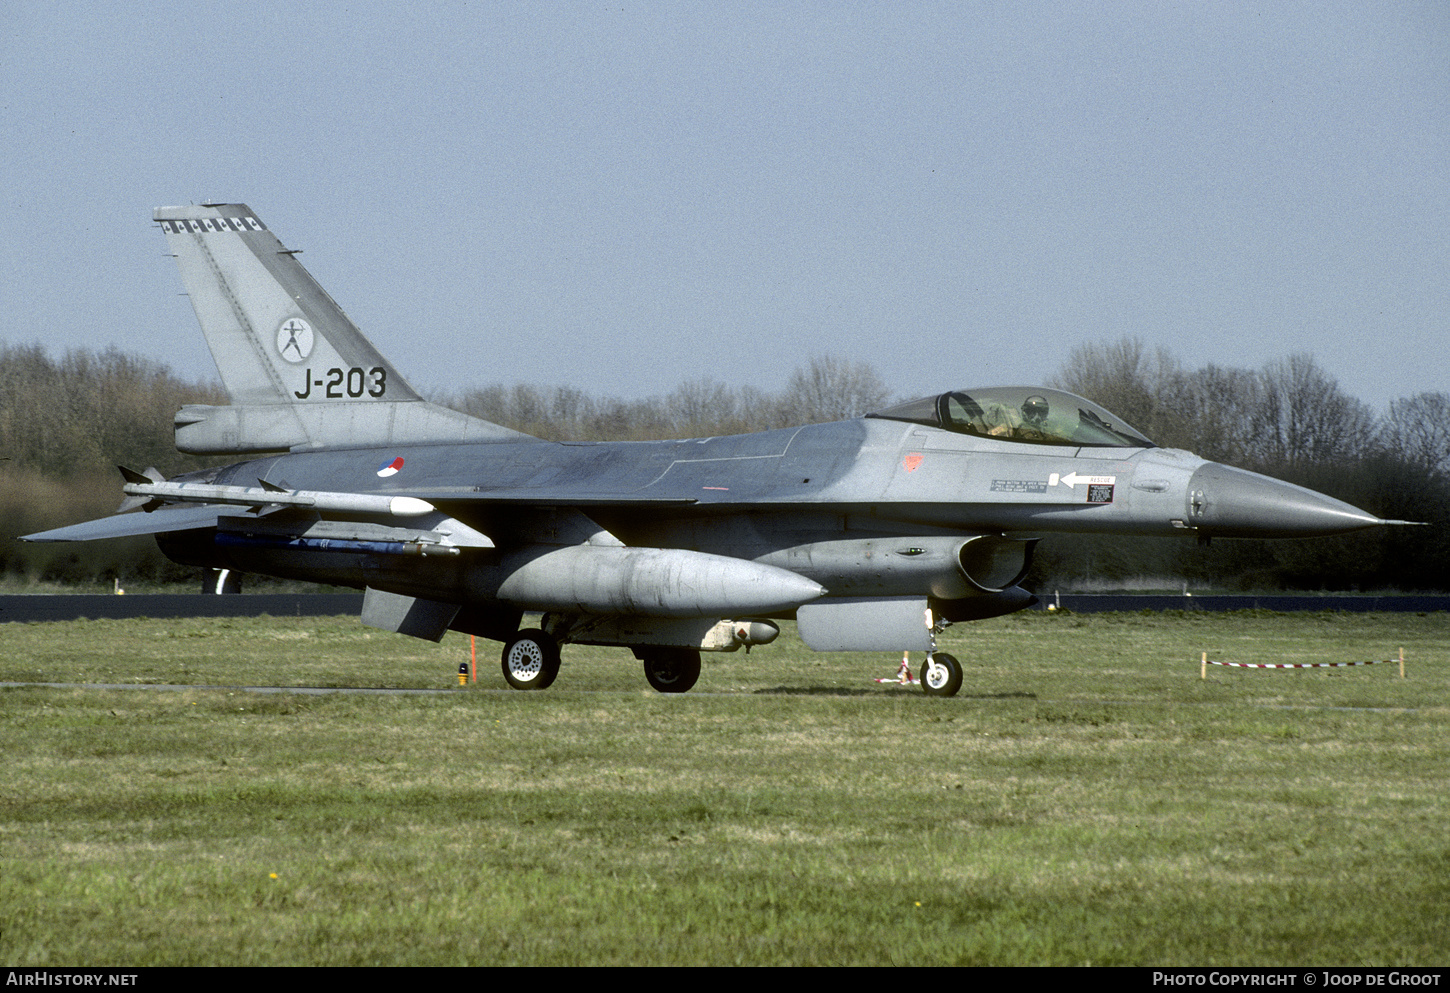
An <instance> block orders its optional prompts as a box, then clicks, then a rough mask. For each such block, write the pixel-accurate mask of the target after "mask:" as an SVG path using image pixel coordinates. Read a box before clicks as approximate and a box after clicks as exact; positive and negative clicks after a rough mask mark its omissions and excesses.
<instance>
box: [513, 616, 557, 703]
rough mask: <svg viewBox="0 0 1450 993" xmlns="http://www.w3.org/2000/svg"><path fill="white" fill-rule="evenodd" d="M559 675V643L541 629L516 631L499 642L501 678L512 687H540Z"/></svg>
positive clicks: (534, 688) (536, 688) (528, 688)
mask: <svg viewBox="0 0 1450 993" xmlns="http://www.w3.org/2000/svg"><path fill="white" fill-rule="evenodd" d="M558 676H559V643H558V642H557V641H555V640H554V639H553V638H551V637H549V636H548V635H547V634H545V633H544V632H542V631H540V630H538V629H536V628H529V629H527V630H524V631H520V632H519V633H518V634H516V635H514V637H513V638H512V639H510V640H509V642H508V643H507V644H505V645H504V646H503V678H504V679H506V680H508V684H509V685H510V686H512V687H513V688H514V689H516V690H542V689H547V688H548V687H549V686H551V685H553V682H554V680H555V679H557V678H558Z"/></svg>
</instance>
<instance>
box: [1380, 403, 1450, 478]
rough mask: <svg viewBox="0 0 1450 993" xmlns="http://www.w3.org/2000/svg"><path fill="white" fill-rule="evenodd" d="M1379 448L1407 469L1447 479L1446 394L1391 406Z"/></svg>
mask: <svg viewBox="0 0 1450 993" xmlns="http://www.w3.org/2000/svg"><path fill="white" fill-rule="evenodd" d="M1380 444H1381V446H1382V447H1383V448H1385V449H1386V450H1387V451H1388V452H1389V453H1390V454H1392V455H1394V456H1397V457H1399V458H1401V459H1403V460H1404V461H1406V462H1408V463H1409V464H1411V465H1414V466H1418V467H1420V468H1422V469H1425V470H1426V471H1428V472H1432V473H1435V474H1437V475H1439V476H1441V477H1446V476H1450V394H1447V393H1418V394H1416V395H1415V396H1412V397H1401V398H1400V399H1398V400H1396V401H1394V402H1393V403H1391V404H1390V409H1389V414H1388V415H1387V416H1386V417H1385V419H1384V422H1383V424H1382V425H1381V428H1380Z"/></svg>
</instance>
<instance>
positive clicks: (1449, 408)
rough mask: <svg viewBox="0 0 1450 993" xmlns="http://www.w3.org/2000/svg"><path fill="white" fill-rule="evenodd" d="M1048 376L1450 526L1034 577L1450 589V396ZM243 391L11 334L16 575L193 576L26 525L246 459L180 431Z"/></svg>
mask: <svg viewBox="0 0 1450 993" xmlns="http://www.w3.org/2000/svg"><path fill="white" fill-rule="evenodd" d="M962 385H965V386H970V385H972V384H962ZM1048 385H1050V386H1055V387H1058V388H1060V389H1065V390H1068V391H1069V392H1072V393H1077V394H1079V395H1081V396H1085V397H1087V398H1088V399H1090V400H1093V401H1095V402H1097V403H1099V404H1101V405H1103V406H1104V407H1106V408H1107V409H1108V410H1110V411H1112V412H1113V413H1115V414H1117V415H1118V416H1120V417H1122V418H1123V419H1124V420H1125V421H1127V422H1128V423H1129V424H1131V425H1133V426H1134V427H1136V428H1138V429H1139V430H1140V431H1142V432H1143V433H1144V434H1146V435H1147V436H1148V437H1149V438H1152V439H1153V440H1154V441H1155V442H1157V443H1158V444H1160V445H1163V446H1166V447H1174V448H1184V449H1187V450H1189V451H1192V452H1195V453H1196V454H1198V455H1200V456H1202V457H1204V458H1208V459H1213V460H1215V461H1222V462H1227V463H1229V464H1231V465H1236V466H1239V467H1241V468H1246V469H1252V470H1255V471H1259V472H1265V473H1267V474H1269V475H1272V476H1276V477H1278V478H1281V479H1286V480H1288V481H1290V482H1295V483H1300V484H1301V485H1306V486H1310V487H1312V488H1314V489H1317V490H1320V491H1322V492H1325V493H1329V494H1330V495H1332V496H1336V497H1339V498H1340V499H1344V500H1347V501H1349V502H1350V503H1353V504H1356V505H1357V506H1360V507H1363V508H1365V509H1366V510H1369V511H1371V512H1373V513H1375V514H1378V515H1379V516H1381V517H1386V518H1394V519H1407V520H1415V521H1429V522H1433V526H1432V527H1428V528H1403V529H1380V530H1378V531H1374V532H1366V533H1363V534H1359V535H1350V536H1346V537H1343V538H1336V539H1322V540H1313V541H1290V542H1253V541H1221V542H1215V543H1213V544H1212V545H1211V546H1210V547H1208V548H1202V547H1198V546H1196V545H1195V543H1194V542H1192V541H1191V540H1186V541H1173V540H1148V539H1143V540H1133V539H1105V538H1087V537H1079V536H1055V537H1053V538H1051V539H1049V540H1048V541H1045V542H1043V543H1042V544H1041V546H1040V547H1039V551H1038V555H1037V559H1036V564H1035V565H1034V569H1033V573H1032V575H1031V576H1030V577H1029V587H1030V588H1034V589H1038V590H1050V589H1052V588H1085V587H1093V588H1098V587H1124V586H1131V585H1135V584H1139V583H1142V582H1148V583H1151V584H1153V585H1159V586H1162V585H1167V584H1170V583H1176V582H1181V581H1183V580H1184V579H1186V580H1188V581H1190V582H1192V583H1193V584H1195V585H1198V586H1213V587H1217V588H1235V587H1242V588H1253V589H1283V588H1288V589H1304V588H1309V589H1315V588H1326V589H1330V588H1332V589H1352V588H1356V587H1359V588H1366V589H1367V588H1396V589H1417V590H1423V589H1447V588H1450V574H1447V573H1450V564H1447V563H1450V546H1447V540H1446V534H1447V529H1446V527H1445V523H1446V518H1447V516H1450V514H1447V508H1450V395H1447V394H1445V393H1430V392H1427V393H1420V394H1416V395H1414V396H1407V397H1402V398H1399V399H1397V400H1395V401H1394V402H1392V403H1391V404H1389V406H1388V409H1387V411H1386V412H1385V413H1384V414H1376V413H1375V412H1374V411H1373V410H1371V408H1369V407H1368V405H1366V404H1364V403H1363V402H1361V401H1360V400H1358V399H1356V398H1354V397H1351V396H1349V395H1347V394H1346V393H1344V391H1343V390H1342V389H1340V387H1339V385H1338V383H1337V382H1336V381H1335V380H1334V378H1333V377H1332V376H1330V375H1329V374H1328V373H1327V372H1326V371H1325V370H1323V369H1322V368H1321V367H1319V366H1318V364H1317V363H1316V362H1315V361H1314V359H1313V358H1311V357H1309V356H1305V355H1295V356H1289V357H1287V358H1284V359H1280V360H1276V361H1274V362H1271V363H1268V364H1267V365H1266V366H1264V367H1262V368H1259V369H1245V368H1236V367H1226V366H1217V365H1207V366H1203V367H1202V368H1198V369H1189V368H1186V367H1184V366H1183V365H1182V364H1181V363H1180V362H1179V361H1178V360H1177V359H1176V358H1175V357H1174V356H1173V355H1172V354H1171V353H1169V352H1167V351H1166V350H1162V349H1156V350H1155V349H1150V348H1148V347H1147V346H1145V345H1144V344H1143V343H1142V342H1141V341H1139V340H1137V339H1131V338H1129V339H1123V340H1121V341H1118V342H1113V343H1108V344H1093V345H1085V346H1080V347H1078V348H1077V349H1074V351H1073V352H1072V353H1071V355H1070V356H1069V358H1068V360H1067V362H1065V363H1064V364H1063V366H1062V368H1061V369H1060V370H1059V371H1058V373H1057V374H1056V375H1055V376H1054V377H1052V378H1051V380H1050V381H1049V383H1048ZM913 396H915V394H914V393H911V392H908V393H906V394H895V393H893V391H892V390H891V389H890V388H889V387H888V386H887V385H886V383H885V382H884V381H883V380H882V378H881V377H880V376H879V375H878V374H877V372H876V371H875V370H874V369H873V368H872V367H871V366H870V365H869V364H866V363H858V362H851V361H848V360H846V359H842V358H839V357H836V356H829V355H826V356H817V357H815V358H813V359H810V360H809V361H807V362H805V363H803V364H802V365H801V366H800V367H798V368H797V369H796V370H795V371H794V372H793V374H792V375H791V377H790V379H789V380H788V382H787V383H786V385H785V386H784V387H783V388H782V389H781V390H779V391H777V392H770V391H766V390H761V389H759V388H758V387H755V386H753V385H748V384H746V385H740V386H733V385H730V384H726V383H720V382H716V381H714V380H710V379H700V380H693V381H690V382H686V383H683V384H681V385H679V386H677V387H676V388H674V389H673V390H671V391H670V392H668V393H664V394H661V395H658V396H654V397H648V398H644V399H633V400H626V399H620V398H618V397H611V396H607V395H601V394H596V393H591V392H589V391H587V390H585V389H581V388H579V387H574V386H553V387H541V386H534V385H529V384H514V385H501V384H493V385H486V386H480V387H475V388H470V389H464V390H460V391H455V392H437V393H435V394H433V395H432V396H431V397H430V399H432V400H433V401H434V402H437V403H442V404H444V405H446V406H450V407H453V408H454V409H457V410H461V411H463V412H464V413H468V414H471V415H473V416H476V417H481V418H483V419H485V420H489V421H493V422H495V423H498V424H502V425H504V426H506V427H510V428H513V429H515V430H518V431H523V432H525V433H527V434H531V435H534V436H536V437H539V438H544V439H547V440H554V441H613V440H650V439H658V438H681V437H704V436H711V435H726V434H736V433H743V432H749V431H761V430H768V429H772V428H779V427H788V426H792V425H797V424H805V423H813V422H822V421H832V420H841V419H846V418H850V417H857V416H860V415H861V414H864V413H867V412H869V411H871V410H876V409H880V408H883V407H886V406H888V405H890V404H891V403H893V402H896V401H900V400H907V399H911V398H913ZM226 402H227V399H226V394H225V392H224V391H223V390H222V388H221V387H220V385H219V384H217V383H214V382H189V381H186V380H183V379H180V378H178V377H176V376H175V375H174V374H172V372H171V371H170V370H169V368H168V367H167V366H165V365H163V364H161V363H157V362H153V361H151V360H149V359H145V358H141V357H138V356H135V355H131V354H128V353H124V352H120V351H117V350H115V349H106V350H104V351H88V350H74V351H69V352H66V353H65V354H64V355H62V356H60V357H59V358H53V357H51V356H50V355H49V354H48V353H47V352H46V351H45V350H44V349H43V348H41V347H40V346H38V345H24V346H8V345H3V344H0V444H3V449H0V520H3V521H4V523H5V526H4V528H3V529H0V530H3V534H0V574H3V573H6V572H8V573H10V574H12V576H14V575H20V576H24V577H28V578H30V579H49V580H55V581H94V580H96V579H102V580H105V579H109V578H110V577H112V576H115V577H117V578H119V579H122V580H128V579H134V578H143V579H144V578H153V577H155V578H181V577H182V576H183V575H189V573H185V572H184V571H180V570H178V569H177V567H174V566H172V565H171V564H170V563H167V562H165V560H163V559H162V558H161V557H160V555H159V553H157V552H156V551H155V547H154V543H152V542H151V541H150V540H149V539H140V540H136V541H130V542H119V543H95V544H88V545H64V546H33V545H23V544H20V543H17V542H15V541H14V540H13V536H14V535H17V534H26V533H29V532H31V531H38V530H43V529H45V528H49V527H57V526H60V525H63V524H68V523H73V522H75V521H78V520H84V519H88V518H90V517H100V516H104V515H105V514H108V513H110V512H112V511H113V510H114V509H115V506H116V504H117V503H118V502H119V499H120V477H119V474H118V473H117V472H116V469H115V466H116V465H117V464H124V465H129V466H134V467H138V468H144V467H147V466H155V467H157V468H158V469H160V470H161V471H162V472H163V473H164V474H165V475H167V476H172V475H175V474H177V473H180V472H185V471H188V470H192V469H197V468H200V467H202V466H203V465H206V464H208V463H211V464H215V463H218V462H224V461H229V460H227V459H198V458H195V457H191V456H186V455H182V454H180V453H178V452H177V451H176V450H175V448H174V447H173V433H172V417H173V415H174V414H175V412H176V410H178V409H179V408H180V407H181V406H183V405H185V404H188V403H211V404H224V403H226Z"/></svg>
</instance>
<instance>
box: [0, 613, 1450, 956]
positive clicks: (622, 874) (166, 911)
mask: <svg viewBox="0 0 1450 993" xmlns="http://www.w3.org/2000/svg"><path fill="white" fill-rule="evenodd" d="M1401 646H1404V648H1405V650H1406V657H1407V659H1408V663H1407V675H1408V676H1409V678H1408V679H1406V680H1403V681H1401V680H1400V679H1399V678H1398V672H1397V669H1396V667H1395V666H1369V667H1358V668H1352V669H1330V670H1279V671H1276V670H1267V671H1265V670H1240V669H1223V668H1213V667H1211V668H1210V669H1209V678H1208V679H1207V680H1200V679H1199V665H1198V658H1199V653H1200V652H1201V651H1205V650H1206V651H1209V653H1210V657H1211V658H1216V659H1222V660H1225V661H1243V662H1268V661H1277V662H1282V661H1356V660H1364V659H1371V658H1390V657H1392V656H1394V654H1395V652H1396V651H1397V649H1398V648H1399V647H1401ZM943 647H944V648H946V649H948V650H950V651H952V652H953V653H954V654H956V655H957V656H958V657H959V658H961V659H962V660H963V662H964V664H965V667H966V680H965V683H964V686H963V691H962V695H960V696H958V697H957V698H955V699H951V700H934V699H930V698H926V697H924V696H923V695H921V694H920V692H919V691H917V690H904V689H899V688H894V687H890V686H878V685H876V684H875V683H874V682H872V677H874V676H878V675H879V676H887V675H890V674H891V673H892V671H893V670H894V667H895V661H894V660H893V659H891V658H890V657H889V656H886V655H816V654H813V653H810V652H808V651H806V650H805V649H804V648H803V647H802V646H801V645H800V644H799V642H798V641H796V640H795V638H794V635H793V632H787V633H786V634H785V635H783V636H782V638H781V641H780V643H778V644H776V645H772V646H769V647H767V648H764V649H759V650H756V651H755V652H753V653H752V654H751V655H749V656H746V655H744V654H743V653H738V654H734V655H725V656H707V658H706V667H705V671H704V674H703V676H702V677H701V681H700V684H699V686H698V687H697V689H696V691H695V692H692V693H691V694H687V695H684V696H678V697H671V696H661V695H659V694H655V693H653V691H650V690H649V689H648V688H647V687H646V686H645V683H644V680H643V675H642V672H641V671H640V667H639V665H638V663H636V662H634V661H633V660H632V659H631V658H630V657H629V655H628V653H627V652H623V651H620V650H611V649H592V648H583V647H577V646H569V647H567V648H566V649H565V653H564V660H565V661H564V669H563V671H562V673H561V675H560V677H559V680H558V682H557V683H556V684H555V686H554V688H553V689H551V690H548V691H545V692H542V693H517V692H513V691H506V690H503V689H502V686H503V682H502V678H501V676H500V675H499V673H498V662H497V648H498V646H497V645H496V644H495V643H492V642H483V641H480V642H479V651H480V681H479V683H478V684H477V686H476V687H470V688H468V689H463V690H460V689H457V688H456V677H455V675H454V674H455V673H456V671H457V667H458V664H459V662H460V661H462V660H464V659H466V658H467V657H468V639H467V638H464V637H455V636H450V637H449V638H448V639H446V640H445V641H444V643H443V644H442V645H432V644H428V643H425V642H419V641H414V640H411V639H406V638H401V637H398V636H393V635H387V634H383V633H380V632H377V631H372V630H370V629H367V628H364V627H362V626H361V625H360V624H358V623H357V621H356V620H354V619H351V618H336V619H333V618H323V619H317V618H302V619H276V620H273V619H261V620H217V619H206V620H195V621H181V622H175V621H168V622H161V621H146V620H137V621H82V622H73V623H57V624H44V625H42V624H36V625H22V624H11V625H4V626H0V680H10V681H22V680H34V681H40V680H44V681H56V682H114V683H148V682H149V683H186V684H193V685H201V684H217V685H227V686H240V685H245V684H257V685H292V686H312V685H334V686H396V687H418V688H425V687H437V688H448V687H450V686H452V687H453V689H451V690H450V691H449V692H445V693H439V694H429V695H411V696H397V695H394V696H377V695H365V696H357V695H328V696H304V695H298V694H254V693H246V692H242V691H240V690H236V689H187V690H182V691H177V692H149V691H137V690H101V689H95V688H59V689H52V688H33V687H31V688H19V689H9V690H3V691H0V742H3V747H4V755H5V769H6V774H5V779H4V781H3V785H0V959H4V960H5V961H7V962H9V963H12V964H15V965H40V964H53V965H74V964H115V965H122V964H126V965H170V964H200V963H208V964H301V963H307V964H366V963H379V964H440V965H447V964H504V963H519V964H727V963H748V964H787V963H788V964H888V963H889V964H1038V963H1041V964H1080V963H1092V964H1143V965H1171V964H1223V965H1230V964H1254V963H1263V964H1299V965H1303V964H1316V965H1411V964H1419V965H1436V964H1444V962H1445V961H1446V959H1447V952H1450V938H1447V937H1446V935H1445V928H1444V922H1445V920H1446V919H1447V918H1450V841H1447V839H1446V836H1445V829H1444V825H1445V824H1446V822H1447V816H1446V815H1447V812H1450V811H1447V807H1450V801H1447V799H1446V790H1445V783H1446V782H1447V780H1450V738H1447V735H1446V730H1447V724H1450V707H1447V700H1450V695H1447V689H1450V666H1447V662H1450V617H1447V616H1446V615H1440V614H1433V615H1427V616H1415V615H1388V614H1381V615H1374V614H1370V615H1359V614H1356V615H1350V614H1314V615H1274V614H1268V613H1257V612H1251V613H1239V614H1169V615H1140V614H1118V615H1091V616H1086V615H1078V616H1075V615H1070V614H1066V615H1059V616H1051V615H1044V614H1019V615H1015V616H1013V617H1009V618H1002V619H998V620H993V621H987V622H981V623H978V624H974V625H962V626H959V627H957V628H954V629H952V631H951V632H949V634H948V636H947V637H946V638H945V639H944V644H943Z"/></svg>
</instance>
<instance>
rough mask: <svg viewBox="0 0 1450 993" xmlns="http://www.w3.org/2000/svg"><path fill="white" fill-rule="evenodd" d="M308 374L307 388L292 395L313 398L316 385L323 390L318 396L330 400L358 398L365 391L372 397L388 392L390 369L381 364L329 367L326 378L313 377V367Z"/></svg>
mask: <svg viewBox="0 0 1450 993" xmlns="http://www.w3.org/2000/svg"><path fill="white" fill-rule="evenodd" d="M306 375H307V379H306V388H305V389H302V390H293V391H292V395H293V396H295V397H296V398H297V399H299V400H309V399H311V398H312V388H313V387H314V386H316V387H318V388H319V389H321V390H323V392H320V393H318V398H319V399H322V398H326V399H328V400H342V399H344V398H346V397H352V398H353V399H357V398H358V397H360V396H362V395H363V394H364V393H366V394H367V395H368V396H370V397H380V396H382V395H383V394H384V393H386V392H388V371H387V370H386V369H384V368H383V367H382V366H380V365H377V366H373V367H372V368H371V369H363V368H361V367H359V366H353V367H352V368H351V369H336V368H334V369H329V370H327V378H326V379H313V378H312V370H311V369H308V370H306Z"/></svg>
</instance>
